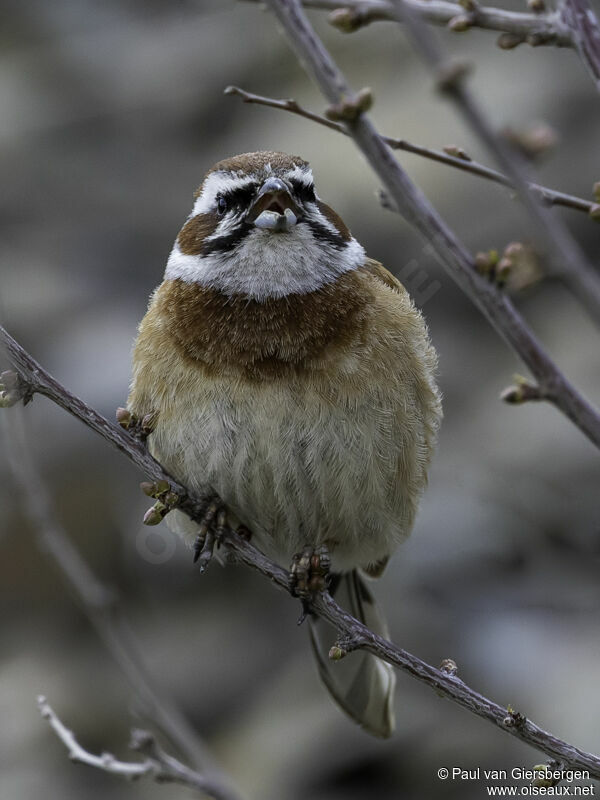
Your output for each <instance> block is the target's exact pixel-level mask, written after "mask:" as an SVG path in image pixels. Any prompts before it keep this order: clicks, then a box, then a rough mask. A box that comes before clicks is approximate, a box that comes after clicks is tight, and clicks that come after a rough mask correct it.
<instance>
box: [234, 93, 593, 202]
mask: <svg viewBox="0 0 600 800" xmlns="http://www.w3.org/2000/svg"><path fill="white" fill-rule="evenodd" d="M225 94H229V95H237V96H238V97H241V98H242V101H243V102H244V103H254V104H256V105H260V106H267V107H268V108H278V109H281V110H282V111H289V112H290V113H292V114H297V115H298V116H300V117H304V118H305V119H308V120H311V122H317V123H318V124H319V125H323V126H325V127H326V128H330V129H331V130H333V131H337V132H338V133H343V134H344V136H349V133H348V131H346V130H345V128H344V126H343V125H341V124H340V123H339V122H332V120H330V119H327V118H326V117H323V116H321V114H315V113H313V112H312V111H307V110H306V109H305V108H302V106H301V105H300V104H299V103H297V102H296V100H293V99H291V98H290V99H286V100H275V99H273V98H271V97H263V96H262V95H259V94H253V93H252V92H246V91H245V90H244V89H240V87H239V86H228V87H227V88H226V89H225ZM381 138H382V139H383V141H384V142H385V143H386V144H387V145H389V146H390V147H391V148H392V150H402V151H404V152H405V153H413V154H414V155H417V156H422V157H423V158H428V159H429V160H431V161H437V162H439V163H440V164H446V165H447V166H449V167H455V168H456V169H459V170H461V171H463V172H469V173H471V174H472V175H478V176H479V177H480V178H486V179H487V180H490V181H493V182H494V183H499V184H501V185H502V186H508V187H509V188H513V189H514V188H515V187H514V184H513V183H512V182H511V180H510V178H508V177H507V176H506V175H503V174H502V173H501V172H498V171H497V170H495V169H491V168H490V167H486V166H485V165H483V164H479V163H478V162H477V161H473V160H472V159H470V158H469V159H465V158H460V157H457V156H453V155H449V154H448V153H446V152H444V151H442V150H432V149H431V148H429V147H422V146H421V145H418V144H413V143H412V142H408V141H407V140H406V139H397V138H394V137H393V136H382V137H381ZM529 188H530V189H531V190H532V191H534V192H537V193H538V194H539V196H540V197H541V198H542V200H543V201H544V202H545V203H547V204H548V205H553V206H565V207H566V208H572V209H575V210H576V211H583V212H585V213H586V214H590V212H591V211H592V209H593V208H594V207H595V206H597V203H596V202H594V201H593V200H584V199H583V198H582V197H576V196H575V195H572V194H566V193H565V192H559V191H556V190H555V189H549V188H548V187H547V186H542V185H541V184H539V183H530V184H529Z"/></svg>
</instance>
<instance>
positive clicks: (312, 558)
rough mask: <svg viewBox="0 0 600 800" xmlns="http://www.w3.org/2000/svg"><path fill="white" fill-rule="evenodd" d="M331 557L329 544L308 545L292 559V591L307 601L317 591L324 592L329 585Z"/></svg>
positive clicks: (295, 595)
mask: <svg viewBox="0 0 600 800" xmlns="http://www.w3.org/2000/svg"><path fill="white" fill-rule="evenodd" d="M330 566H331V559H330V558H329V550H328V549H327V545H324V544H322V545H319V546H318V547H312V546H311V545H306V547H304V549H303V550H302V552H301V553H296V555H295V556H294V557H293V559H292V567H291V570H290V592H291V593H292V595H294V597H299V598H300V599H301V600H302V601H304V602H307V601H309V600H310V598H311V596H312V595H313V594H315V593H316V592H323V591H325V590H326V589H327V587H328V585H329V569H330Z"/></svg>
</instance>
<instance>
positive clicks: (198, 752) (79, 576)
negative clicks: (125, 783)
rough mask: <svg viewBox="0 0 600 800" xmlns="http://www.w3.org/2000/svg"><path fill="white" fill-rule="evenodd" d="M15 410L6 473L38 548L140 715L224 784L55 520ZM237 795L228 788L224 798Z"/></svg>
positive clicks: (109, 593) (112, 596)
mask: <svg viewBox="0 0 600 800" xmlns="http://www.w3.org/2000/svg"><path fill="white" fill-rule="evenodd" d="M19 411H20V409H15V410H14V412H13V413H12V414H11V424H10V426H9V424H8V420H7V419H5V418H4V417H3V418H2V419H0V431H2V433H3V434H4V436H3V438H4V442H5V447H4V452H5V455H6V459H7V463H8V467H9V470H10V473H11V475H12V478H13V481H14V483H15V487H16V488H17V491H18V492H19V493H20V494H21V495H22V497H23V510H24V512H25V514H26V515H27V516H28V517H29V519H30V521H31V524H32V529H33V532H34V536H35V541H36V542H37V544H38V546H39V548H40V550H41V551H42V552H43V553H44V554H45V555H48V556H49V557H50V558H51V559H52V560H53V562H54V564H55V565H56V567H57V568H58V570H59V572H60V574H61V577H62V578H63V580H64V581H65V583H66V585H67V587H68V588H69V589H70V591H71V594H72V595H73V597H74V599H75V601H76V602H77V603H78V605H79V607H80V608H81V610H82V611H83V612H84V614H85V615H86V616H87V617H88V619H89V621H90V622H91V624H92V626H93V628H94V630H95V631H96V633H97V634H98V637H99V638H100V640H101V641H102V642H103V644H104V645H105V647H106V649H107V651H108V652H109V653H110V655H111V656H112V657H113V659H114V660H115V662H116V663H117V664H118V666H119V668H120V669H121V671H122V672H123V674H124V676H125V678H126V679H127V680H128V682H129V684H130V685H131V688H132V689H133V691H134V692H135V693H136V695H137V696H138V697H139V699H140V701H141V703H142V707H143V711H144V714H145V716H146V717H147V718H149V719H151V720H152V721H153V722H154V723H155V724H156V725H158V727H159V728H160V729H161V731H162V732H163V733H164V734H165V735H166V736H167V737H168V738H169V739H170V741H171V742H172V743H173V744H174V745H175V746H176V747H177V748H178V750H179V751H180V752H181V753H182V754H184V755H185V756H186V758H187V759H188V760H189V761H190V763H192V764H194V765H195V766H196V767H198V768H199V769H201V770H202V772H203V773H204V774H205V775H206V776H207V777H210V778H211V780H214V781H216V782H217V781H218V782H220V783H222V784H223V785H224V786H225V785H228V786H229V785H230V784H231V781H230V779H229V777H228V776H227V775H225V774H223V772H222V771H221V770H220V769H219V768H218V767H217V765H216V764H215V763H214V760H213V758H212V756H211V754H210V753H209V751H208V748H207V747H206V745H205V744H204V742H203V741H202V739H200V737H199V736H198V734H197V733H196V731H195V730H194V728H193V727H192V726H191V725H190V724H189V722H188V721H187V719H186V718H185V716H184V715H183V714H182V713H181V712H180V710H179V709H178V708H177V706H176V705H175V704H174V703H173V702H172V701H171V699H170V698H169V697H168V695H166V694H165V693H164V691H162V690H161V689H160V687H159V686H158V685H157V684H156V682H155V681H154V679H153V678H152V676H151V675H150V673H149V671H148V668H147V665H146V663H145V660H144V658H143V657H142V655H141V647H140V646H139V643H138V641H137V637H136V636H135V633H134V631H133V629H132V628H131V626H130V624H129V622H128V620H127V619H126V617H125V615H124V614H123V612H122V610H121V609H120V605H119V602H118V600H119V598H118V596H117V593H116V591H115V590H114V589H113V588H112V587H108V586H106V585H104V584H103V583H101V582H100V581H99V579H98V578H97V576H96V575H95V574H94V573H93V571H92V570H91V569H90V567H89V565H88V564H87V562H86V561H85V560H84V559H83V558H82V556H81V555H80V553H79V552H78V551H77V549H76V548H75V546H74V545H73V543H72V542H71V540H70V538H69V536H68V534H67V532H66V531H65V530H64V528H63V527H62V526H61V525H60V523H59V522H58V520H57V518H56V514H55V511H54V508H53V505H52V501H51V499H50V496H49V493H48V490H47V487H46V486H45V484H44V482H43V480H42V478H41V476H40V474H39V472H38V470H37V469H36V467H35V464H34V462H33V459H32V457H31V453H30V449H29V446H28V442H27V437H26V434H25V431H24V428H23V424H22V423H23V421H22V414H21V413H19ZM237 796H238V795H237V794H236V793H235V792H234V790H233V788H231V789H230V790H229V795H228V797H229V800H234V798H236V797H237Z"/></svg>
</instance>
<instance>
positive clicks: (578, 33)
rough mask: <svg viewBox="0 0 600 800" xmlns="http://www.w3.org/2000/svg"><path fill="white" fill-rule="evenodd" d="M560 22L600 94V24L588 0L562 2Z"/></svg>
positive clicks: (565, 0) (566, 0)
mask: <svg viewBox="0 0 600 800" xmlns="http://www.w3.org/2000/svg"><path fill="white" fill-rule="evenodd" d="M560 8H561V18H562V21H563V22H564V23H565V24H566V25H567V27H568V28H570V30H571V39H572V41H573V46H574V47H575V48H576V50H577V52H578V53H579V57H580V58H581V60H582V61H583V63H584V65H585V66H586V68H587V70H588V72H589V74H590V76H591V78H592V80H593V81H594V84H595V86H596V89H597V90H598V91H599V92H600V24H599V23H598V18H597V17H596V15H595V14H594V12H593V11H592V7H591V5H590V4H589V2H588V0H564V1H563V3H562V5H561V7H560Z"/></svg>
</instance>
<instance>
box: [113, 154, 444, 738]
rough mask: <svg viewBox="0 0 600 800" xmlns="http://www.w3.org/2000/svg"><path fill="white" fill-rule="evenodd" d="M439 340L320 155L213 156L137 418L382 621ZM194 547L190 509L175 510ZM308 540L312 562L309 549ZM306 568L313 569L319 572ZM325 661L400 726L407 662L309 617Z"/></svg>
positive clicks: (177, 257) (198, 486)
mask: <svg viewBox="0 0 600 800" xmlns="http://www.w3.org/2000/svg"><path fill="white" fill-rule="evenodd" d="M436 372H437V355H436V351H435V349H434V347H433V345H432V343H431V340H430V336H429V333H428V329H427V325H426V323H425V320H424V318H423V316H422V314H421V312H420V311H419V310H418V309H417V308H416V306H415V305H414V303H413V302H412V300H411V298H410V296H409V294H408V293H407V291H406V290H405V288H404V287H403V286H402V284H401V283H400V281H399V280H397V279H396V278H395V277H394V276H393V275H392V274H391V273H390V272H388V271H387V270H386V269H385V268H384V267H383V266H382V264H380V263H379V262H377V261H375V260H373V259H371V258H369V257H368V256H367V255H366V253H365V250H364V248H363V247H362V246H361V244H359V242H358V241H357V240H356V239H355V238H354V236H353V235H352V234H351V232H350V230H349V228H348V227H347V226H346V224H345V223H344V222H343V221H342V219H341V217H340V216H339V215H338V214H337V213H336V212H335V211H334V210H333V208H331V207H330V206H329V205H327V204H326V203H325V202H324V201H323V200H322V199H321V198H320V197H319V195H318V194H317V193H316V189H315V182H314V177H313V174H312V170H311V168H310V165H309V163H308V162H307V161H306V160H304V159H303V158H300V157H299V156H293V155H287V154H285V153H280V152H271V151H261V152H252V153H243V154H241V155H236V156H233V157H230V158H226V159H224V160H222V161H219V162H218V163H216V164H215V165H214V166H212V167H211V168H210V169H209V170H208V172H207V174H206V176H205V177H204V180H203V182H202V183H201V185H200V187H199V189H198V190H197V191H196V193H195V195H194V205H193V208H192V211H191V213H190V215H189V216H188V217H187V219H186V221H185V223H184V225H183V227H182V228H181V230H180V231H179V234H178V236H177V238H176V240H175V244H174V246H173V249H172V251H171V253H170V256H169V258H168V261H167V266H166V270H165V274H164V279H163V281H162V283H161V284H160V285H159V286H158V288H157V289H156V290H155V291H154V293H153V294H152V295H151V298H150V302H149V306H148V310H147V313H146V315H145V316H144V318H143V320H142V321H141V323H140V325H139V330H138V334H137V339H136V341H135V345H134V349H133V365H132V380H131V386H130V393H129V398H128V403H127V413H128V414H130V415H131V419H136V420H139V419H145V420H152V426H151V431H150V433H149V435H148V438H147V445H148V447H149V450H150V452H151V454H152V455H153V456H154V457H155V458H157V459H158V461H159V462H160V463H161V465H162V466H163V467H164V468H165V470H167V471H168V472H169V473H170V474H171V475H172V476H173V477H174V478H176V479H177V480H178V481H180V482H181V483H183V484H184V485H185V486H187V487H188V489H190V490H191V491H193V492H196V493H203V494H204V495H207V494H208V493H210V492H211V491H213V492H216V493H217V494H218V496H219V497H220V498H221V500H222V502H223V503H224V504H225V506H226V508H227V515H228V517H227V520H228V524H229V525H230V526H232V527H233V528H234V529H235V528H239V529H240V530H242V529H243V530H244V531H250V532H251V535H252V541H253V543H254V544H255V545H256V546H257V547H258V548H259V549H260V550H261V551H263V552H264V553H265V554H266V555H268V556H270V557H272V558H273V559H275V560H277V561H278V562H279V563H286V564H290V563H292V561H293V560H294V557H295V559H296V560H295V562H294V563H295V565H296V572H297V571H298V570H299V569H300V568H299V566H298V565H299V564H302V563H304V566H305V567H306V564H307V563H308V564H309V565H310V563H314V562H311V558H310V555H311V553H313V552H317V551H318V552H320V553H322V554H323V564H324V565H325V564H326V558H325V555H324V554H325V553H327V554H328V555H327V558H328V560H329V562H330V572H331V576H332V578H331V591H333V590H334V589H335V596H336V600H337V601H338V602H339V603H340V604H342V605H344V606H345V607H346V609H347V610H348V611H350V612H351V613H352V614H354V615H355V616H356V617H358V618H359V619H360V620H361V621H362V622H364V623H365V624H366V625H367V626H368V627H370V628H371V630H373V631H374V632H376V633H379V634H381V635H384V636H387V635H388V629H387V625H386V622H385V618H384V615H383V614H382V612H381V610H380V609H379V607H378V605H377V603H376V601H375V599H374V596H373V593H372V592H371V589H370V587H369V585H368V582H370V581H371V579H374V578H377V577H379V576H380V575H381V574H382V572H383V570H384V568H385V566H386V564H387V562H388V559H389V558H390V556H391V555H392V553H393V552H394V551H395V550H396V548H397V547H398V546H399V545H400V543H401V542H402V541H403V540H405V539H406V537H407V536H408V535H409V533H410V531H411V528H412V526H413V522H414V519H415V514H416V512H417V508H418V505H419V500H420V497H421V495H422V493H423V490H424V488H425V486H426V483H427V473H428V468H429V464H430V461H431V457H432V453H433V450H434V447H435V442H436V438H437V432H438V428H439V424H440V420H441V416H442V408H441V396H440V391H439V389H438V386H437V380H436ZM166 522H167V524H168V526H169V527H170V528H171V530H173V531H175V532H176V533H177V534H179V535H181V536H182V537H183V538H184V539H185V541H186V542H187V543H188V544H189V545H190V546H193V545H194V542H195V541H196V538H197V536H198V532H199V526H198V523H196V522H193V521H192V520H191V519H190V518H189V517H188V516H186V515H185V514H184V513H183V511H181V510H177V509H176V508H175V509H174V510H172V511H170V512H169V513H168V514H167V516H166ZM298 553H300V554H304V556H306V554H307V553H308V556H309V557H308V562H307V560H306V558H305V559H304V562H303V560H302V557H298V555H296V556H295V554H298ZM304 577H306V576H304ZM309 625H310V634H311V635H310V640H311V644H312V648H313V651H314V654H315V656H316V661H317V666H318V671H319V674H320V676H321V678H322V680H323V683H324V684H325V686H326V687H327V689H328V690H329V692H330V693H331V695H332V697H333V699H334V700H335V701H336V702H337V704H338V705H339V706H340V707H341V708H342V709H343V710H344V711H345V712H346V713H347V714H348V715H349V716H350V717H351V718H352V719H353V720H354V721H355V722H357V723H358V724H359V725H361V727H362V728H363V729H364V730H366V731H367V732H369V733H371V734H373V735H375V736H378V737H388V736H390V735H391V734H392V732H393V730H394V724H395V719H394V697H393V696H394V686H395V677H394V671H393V669H392V667H391V666H390V665H388V664H387V663H385V662H383V661H381V660H379V659H378V658H376V657H375V656H374V655H371V654H369V653H366V652H364V651H356V652H354V653H351V654H349V655H347V656H346V657H345V658H344V659H343V660H341V661H339V662H334V661H332V660H331V659H330V658H328V657H327V656H328V652H329V649H330V647H331V645H332V643H333V638H334V636H335V634H334V632H332V630H331V629H330V628H329V627H328V626H327V625H326V624H325V623H324V622H321V621H320V620H319V619H318V618H313V617H312V616H311V615H309Z"/></svg>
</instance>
